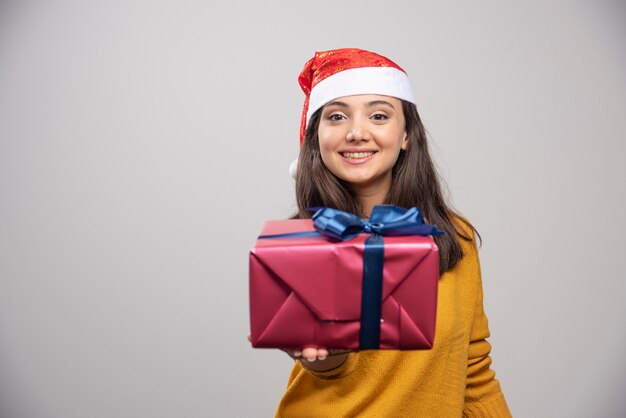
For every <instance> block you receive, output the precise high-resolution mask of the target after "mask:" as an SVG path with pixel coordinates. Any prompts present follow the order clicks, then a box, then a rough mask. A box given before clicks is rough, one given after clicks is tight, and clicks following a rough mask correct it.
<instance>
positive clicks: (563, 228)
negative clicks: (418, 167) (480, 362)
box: [0, 0, 626, 418]
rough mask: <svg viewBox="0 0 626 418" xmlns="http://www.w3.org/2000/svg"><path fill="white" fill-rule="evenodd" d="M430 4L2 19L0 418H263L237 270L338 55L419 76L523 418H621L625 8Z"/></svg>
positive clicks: (283, 185) (260, 383) (56, 4)
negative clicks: (305, 78)
mask: <svg viewBox="0 0 626 418" xmlns="http://www.w3.org/2000/svg"><path fill="white" fill-rule="evenodd" d="M437 3H444V2H437ZM445 3H446V5H443V4H435V2H431V3H420V2H414V1H411V2H409V1H405V2H400V1H398V2H380V1H363V0H359V1H332V2H326V1H318V2H314V3H308V4H306V3H302V4H300V3H299V2H287V1H284V2H273V3H271V4H265V3H264V2H249V4H246V3H244V2H237V1H234V2H230V3H225V2H224V3H222V2H207V1H195V2H193V1H187V0H185V1H173V0H171V1H150V2H148V1H145V2H140V1H113V2H85V1H62V0H54V1H39V2H38V1H25V2H18V1H4V2H1V3H0V417H1V418H31V417H32V418H73V417H76V418H90V417H94V418H95V417H98V418H99V417H103V418H104V417H107V418H108V417H129V418H131V417H132V418H137V417H253V416H254V417H267V416H271V415H272V414H273V411H274V409H275V406H276V404H277V403H278V401H279V399H280V395H281V393H282V391H283V389H284V387H285V383H286V379H287V376H288V372H289V370H290V363H291V361H290V360H289V359H288V358H287V357H286V356H285V355H284V354H282V353H280V352H277V351H273V350H253V349H251V348H250V347H249V345H248V343H247V341H246V335H247V334H248V317H247V315H248V311H247V302H248V300H247V297H248V293H247V253H248V251H249V249H250V247H251V246H252V244H253V242H254V238H255V236H256V234H257V233H258V231H259V228H260V225H261V222H262V220H264V219H270V218H274V219H276V218H283V217H286V216H287V215H289V214H290V212H291V210H292V209H293V207H294V203H293V183H292V180H291V179H290V178H289V176H288V174H287V166H288V164H289V162H290V161H291V160H292V159H293V158H295V156H296V155H297V150H298V145H297V144H298V140H297V138H298V128H299V121H300V111H301V106H302V100H303V95H302V93H301V91H300V89H299V87H298V85H297V82H296V77H297V75H298V73H299V71H300V69H301V68H302V65H303V64H304V62H305V61H306V60H308V59H309V58H310V57H312V55H313V52H314V51H316V50H325V49H331V48H338V47H346V46H355V47H361V48H365V49H371V50H374V51H378V52H380V53H382V54H384V55H387V56H389V57H391V58H392V59H394V60H395V61H397V62H398V63H399V64H400V65H402V66H403V67H404V68H405V69H406V70H407V72H408V73H409V76H410V78H411V80H412V84H413V87H414V90H415V94H416V96H417V99H418V102H419V106H418V108H419V110H420V112H421V115H422V117H423V120H424V121H425V124H426V126H427V129H428V131H429V133H430V135H431V137H432V140H433V150H434V154H435V156H436V160H437V164H438V166H439V168H440V171H441V173H442V174H443V176H444V177H445V178H446V180H447V183H448V187H449V190H450V194H451V196H453V202H454V204H455V205H456V207H458V208H459V209H460V210H461V211H462V213H464V214H465V215H466V216H468V217H469V218H470V219H471V220H472V221H473V222H474V224H475V225H476V226H477V227H478V229H479V231H480V232H481V234H482V236H483V238H484V245H483V247H482V250H481V261H482V266H483V276H484V285H485V306H486V311H487V314H488V315H489V318H490V326H491V331H492V335H493V336H492V338H491V342H492V343H493V347H494V349H493V352H492V354H493V359H494V368H495V370H496V372H497V374H498V377H499V378H500V379H501V382H502V386H503V390H504V392H505V395H506V397H507V399H508V402H509V404H510V407H511V409H512V411H513V413H514V415H515V416H516V417H533V418H536V417H580V418H583V417H620V416H624V415H623V414H624V411H625V410H626V397H624V396H623V392H624V387H626V360H625V356H624V353H625V352H626V327H624V318H625V317H626V308H625V306H624V304H623V300H624V298H625V297H626V281H625V280H624V278H625V277H624V264H623V260H624V257H625V255H624V252H625V246H624V236H625V234H626V222H625V220H624V216H623V212H624V205H625V203H626V199H625V189H626V188H625V187H624V179H626V169H625V165H624V163H623V162H622V161H623V158H624V153H625V151H626V146H625V145H624V140H625V139H626V138H625V135H624V131H625V129H626V118H625V117H624V116H625V115H626V82H625V80H626V78H625V77H624V74H626V48H625V46H626V25H625V24H624V23H625V22H626V19H625V18H626V7H625V6H624V3H623V2H619V3H618V2H608V1H587V2H582V1H581V2H573V1H572V2H566V1H547V2H546V1H541V2H540V1H531V2H517V3H516V4H505V2H486V1H478V2H458V4H456V5H450V4H449V3H448V2H445ZM511 3H512V2H511Z"/></svg>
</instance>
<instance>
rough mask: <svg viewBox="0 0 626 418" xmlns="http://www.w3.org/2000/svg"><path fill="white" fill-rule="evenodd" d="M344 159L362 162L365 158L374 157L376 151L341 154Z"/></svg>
mask: <svg viewBox="0 0 626 418" xmlns="http://www.w3.org/2000/svg"><path fill="white" fill-rule="evenodd" d="M339 154H340V155H341V156H342V157H343V158H348V159H350V160H362V159H364V158H369V157H371V156H372V155H374V154H376V151H366V152H340V153H339Z"/></svg>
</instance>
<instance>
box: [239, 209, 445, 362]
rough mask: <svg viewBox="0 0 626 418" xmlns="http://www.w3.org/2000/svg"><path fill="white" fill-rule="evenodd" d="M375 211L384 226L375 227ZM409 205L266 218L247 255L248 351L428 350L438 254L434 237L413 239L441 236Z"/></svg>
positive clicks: (432, 335) (378, 224)
mask: <svg viewBox="0 0 626 418" xmlns="http://www.w3.org/2000/svg"><path fill="white" fill-rule="evenodd" d="M377 209H378V215H379V216H378V218H379V219H378V220H379V221H380V218H381V217H383V218H385V216H386V218H385V220H387V222H375V221H376V218H377V217H376V216H375V215H376V211H377ZM413 209H414V211H413V213H412V214H409V216H406V212H407V210H405V209H400V208H396V207H389V206H378V207H376V208H374V211H373V212H372V216H371V218H370V221H369V222H366V221H363V220H360V219H358V218H357V217H355V216H354V215H350V214H345V213H344V212H339V211H336V210H334V209H330V211H331V212H332V213H331V215H332V216H326V215H327V213H326V215H324V214H322V215H320V211H318V212H317V213H316V216H314V217H313V219H298V220H280V221H267V222H265V223H264V225H263V229H262V231H261V235H260V237H259V238H258V239H257V241H256V243H255V245H254V248H253V249H252V250H251V251H250V324H251V342H252V345H253V347H258V348H261V347H263V348H292V349H301V348H303V347H304V346H317V347H324V348H337V349H351V350H358V349H427V348H431V347H432V344H433V341H434V334H435V319H436V310H437V284H438V279H439V255H438V249H437V246H436V244H435V243H434V241H433V239H432V237H431V236H424V235H414V234H415V233H416V231H417V232H418V233H419V232H421V233H422V234H425V233H431V234H435V233H441V232H440V231H438V230H437V229H436V227H434V226H432V225H424V224H423V221H422V218H421V214H420V213H419V211H417V209H415V208H413ZM324 210H326V212H328V211H329V209H328V208H324ZM398 211H399V213H400V215H398V213H396V212H398ZM415 211H417V212H415ZM390 212H392V215H394V216H395V218H393V216H390V215H389V213H390ZM337 213H339V218H341V219H339V220H337V215H336V214H337ZM381 213H382V214H383V215H385V216H382V215H380V214H381ZM318 215H319V216H318ZM398 216H400V217H401V218H402V216H404V218H403V219H400V220H399V221H398ZM342 217H343V218H342ZM345 218H349V222H348V221H346V219H345ZM389 218H392V219H395V220H393V221H389V220H388V219H389ZM407 218H410V219H409V220H413V221H412V222H413V224H412V225H409V226H408V227H407V226H406V224H407V222H406V219H407ZM416 220H417V221H416ZM350 222H351V224H349V225H346V223H350ZM409 223H410V222H409ZM338 225H339V226H338ZM398 225H400V226H398ZM402 225H404V226H402ZM323 229H326V232H324V231H323ZM407 231H408V233H410V234H408V235H402V234H405V233H407Z"/></svg>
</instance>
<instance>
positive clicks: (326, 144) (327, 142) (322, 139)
mask: <svg viewBox="0 0 626 418" xmlns="http://www.w3.org/2000/svg"><path fill="white" fill-rule="evenodd" d="M318 139H319V145H320V154H321V155H322V159H324V160H325V159H326V158H328V157H329V156H331V155H332V154H333V153H334V151H333V150H334V148H335V145H334V143H333V141H332V140H331V138H329V137H328V136H323V135H319V136H318Z"/></svg>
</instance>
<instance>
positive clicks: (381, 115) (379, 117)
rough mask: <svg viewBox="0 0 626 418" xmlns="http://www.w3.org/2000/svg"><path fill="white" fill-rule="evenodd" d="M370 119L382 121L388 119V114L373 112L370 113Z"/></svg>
mask: <svg viewBox="0 0 626 418" xmlns="http://www.w3.org/2000/svg"><path fill="white" fill-rule="evenodd" d="M372 119H374V120H380V121H383V120H387V119H389V116H387V115H385V114H384V113H374V114H373V115H372Z"/></svg>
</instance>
